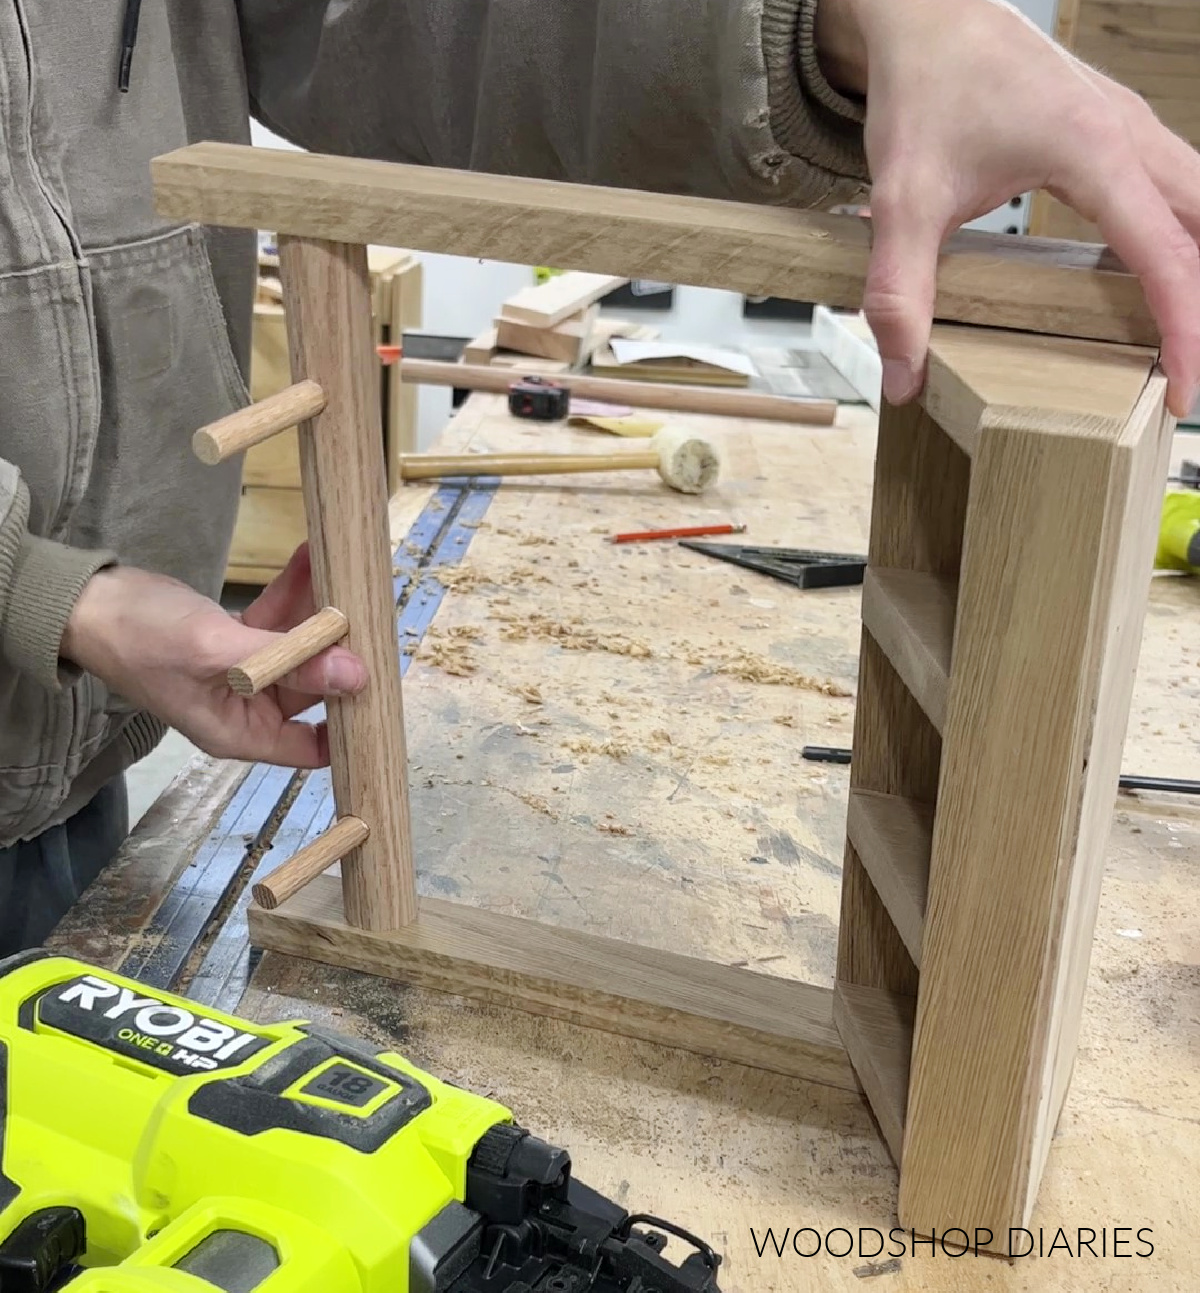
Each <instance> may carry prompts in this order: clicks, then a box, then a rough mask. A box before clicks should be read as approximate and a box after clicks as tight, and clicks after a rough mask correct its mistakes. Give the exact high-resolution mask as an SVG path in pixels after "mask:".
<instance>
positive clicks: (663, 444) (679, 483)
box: [400, 427, 721, 494]
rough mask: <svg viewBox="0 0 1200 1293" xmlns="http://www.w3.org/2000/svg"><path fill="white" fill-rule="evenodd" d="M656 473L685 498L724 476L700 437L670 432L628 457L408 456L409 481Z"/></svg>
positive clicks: (404, 469) (404, 461)
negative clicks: (585, 473)
mask: <svg viewBox="0 0 1200 1293" xmlns="http://www.w3.org/2000/svg"><path fill="white" fill-rule="evenodd" d="M651 467H652V468H653V469H654V470H655V471H657V472H658V474H659V476H661V477H662V479H663V482H664V483H665V484H667V485H669V486H670V487H671V488H672V489H675V490H678V491H679V492H680V493H681V494H700V493H703V491H704V490H706V489H707V488H708V487H709V486H710V485H711V484H712V483H713V482H714V481H715V480H716V479H717V476H718V475H719V474H720V469H721V464H720V459H719V458H718V457H717V451H716V449H714V448H713V446H712V445H711V444H710V443H709V442H708V441H707V440H704V439H702V438H701V437H700V436H698V435H695V434H693V433H692V432H689V431H682V430H678V429H676V428H672V427H668V428H667V429H666V430H663V431H660V432H658V434H657V435H655V436H654V437H653V438H652V439H650V440H648V441H646V445H645V448H644V449H637V450H634V451H626V452H624V453H596V454H592V453H478V454H475V453H470V454H461V455H446V456H439V455H434V454H420V453H417V454H405V455H403V456H402V457H401V459H400V475H401V477H402V478H403V479H404V480H433V479H437V478H441V477H454V476H550V475H557V474H559V473H570V472H582V471H630V470H641V471H644V470H646V469H647V468H651Z"/></svg>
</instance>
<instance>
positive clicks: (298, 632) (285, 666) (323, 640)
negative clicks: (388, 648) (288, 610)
mask: <svg viewBox="0 0 1200 1293" xmlns="http://www.w3.org/2000/svg"><path fill="white" fill-rule="evenodd" d="M348 629H349V624H348V623H347V620H346V617H345V616H344V615H343V614H342V612H341V611H339V610H335V609H334V608H333V607H332V606H326V607H325V608H324V609H323V610H319V611H318V612H317V613H316V614H315V615H310V616H309V617H308V619H306V620H303V621H302V622H301V623H299V624H297V625H296V627H295V628H294V629H289V630H288V632H287V633H285V634H284V635H283V637H281V638H280V639H279V640H278V641H276V642H272V643H271V644H270V646H265V647H263V649H262V650H261V651H256V652H255V653H254V654H253V655H252V656H249V657H247V659H245V660H243V661H242V662H241V664H235V665H234V666H233V668H232V669H230V670H229V673H228V674H227V675H226V677H227V679H228V681H229V686H230V689H231V690H232V691H234V692H236V693H237V695H239V696H257V695H258V693H259V692H260V691H262V690H263V689H264V688H265V687H269V686H271V684H272V683H275V682H278V681H279V680H280V678H282V677H284V676H285V675H286V674H289V673H291V672H292V670H293V669H298V668H299V667H300V666H301V665H302V664H303V663H304V662H305V661H306V660H311V659H312V658H313V656H315V655H320V653H321V652H322V651H324V650H325V649H326V648H327V647H331V646H333V645H334V644H335V643H336V642H340V641H341V640H342V638H344V637H345V636H346V632H347V630H348Z"/></svg>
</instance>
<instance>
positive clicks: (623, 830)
mask: <svg viewBox="0 0 1200 1293" xmlns="http://www.w3.org/2000/svg"><path fill="white" fill-rule="evenodd" d="M596 829H597V830H598V831H599V832H600V833H601V835H632V834H633V832H632V831H631V830H630V829H629V827H628V826H622V825H620V824H619V823H618V822H600V823H598V824H597V826H596Z"/></svg>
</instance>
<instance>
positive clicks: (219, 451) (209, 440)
mask: <svg viewBox="0 0 1200 1293" xmlns="http://www.w3.org/2000/svg"><path fill="white" fill-rule="evenodd" d="M324 407H325V392H324V391H323V390H322V389H321V388H320V386H318V385H317V383H316V382H310V381H302V382H297V383H296V384H295V385H294V386H289V387H287V389H286V390H282V391H278V392H277V393H276V394H274V395H268V396H267V398H266V399H265V400H259V401H258V403H257V404H251V405H249V406H248V407H246V408H244V409H238V411H237V412H236V413H231V414H230V415H229V416H228V417H224V418H221V419H220V420H219V421H217V422H210V423H209V424H208V426H203V427H201V428H200V430H199V431H197V432H196V434H195V435H194V436H192V452H193V453H194V454H195V455H196V457H197V458H199V459H200V461H201V462H202V463H206V464H207V465H208V466H209V467H215V466H216V465H217V463H219V462H224V461H225V459H226V458H232V457H233V455H234V454H236V453H242V452H244V451H245V450H246V449H250V448H252V447H253V446H254V445H256V444H260V443H261V442H262V441H263V440H269V439H270V438H271V436H273V435H278V434H279V433H280V431H286V430H288V428H289V427H294V426H296V425H298V424H299V423H301V422H305V421H307V420H308V419H309V418H311V417H316V415H317V414H318V413H320V412H321V410H322V409H323V408H324Z"/></svg>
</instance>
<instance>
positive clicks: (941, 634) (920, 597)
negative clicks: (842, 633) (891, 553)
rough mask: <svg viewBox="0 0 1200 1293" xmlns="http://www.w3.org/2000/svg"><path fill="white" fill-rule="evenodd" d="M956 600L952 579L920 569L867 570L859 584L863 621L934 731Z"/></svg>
mask: <svg viewBox="0 0 1200 1293" xmlns="http://www.w3.org/2000/svg"><path fill="white" fill-rule="evenodd" d="M957 600H958V588H957V585H956V583H955V581H954V580H953V579H948V578H945V577H940V576H938V575H931V574H926V573H925V572H923V571H920V570H889V569H884V568H881V567H868V569H867V572H866V575H865V577H864V580H863V593H862V618H863V623H864V624H865V625H866V628H867V631H868V632H869V633H870V634H871V636H872V637H873V638H874V639H875V641H876V642H877V643H878V644H879V646H880V648H881V649H882V650H883V652H884V654H885V655H886V656H887V658H888V659H889V660H890V661H891V663H892V666H893V668H894V669H895V670H896V672H897V673H898V674H899V675H900V678H901V680H902V681H903V683H904V685H905V686H906V687H907V688H908V689H909V691H911V692H912V694H913V696H914V697H915V698H916V701H917V703H918V704H919V705H920V706H921V708H922V709H923V710H924V711H925V714H926V716H927V717H928V719H929V721H930V722H931V723H932V724H933V725H934V727H935V728H936V729H937V730H938V731H939V732H940V731H941V730H942V727H943V725H944V724H945V721H946V698H947V696H948V695H949V691H950V657H951V654H952V648H953V646H954V609H955V604H956V602H957Z"/></svg>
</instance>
